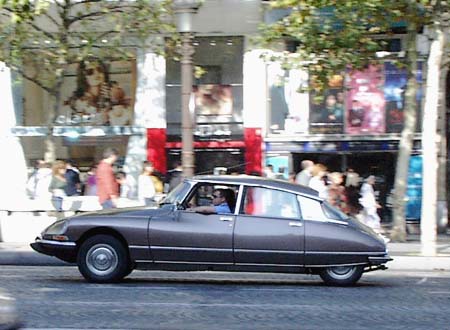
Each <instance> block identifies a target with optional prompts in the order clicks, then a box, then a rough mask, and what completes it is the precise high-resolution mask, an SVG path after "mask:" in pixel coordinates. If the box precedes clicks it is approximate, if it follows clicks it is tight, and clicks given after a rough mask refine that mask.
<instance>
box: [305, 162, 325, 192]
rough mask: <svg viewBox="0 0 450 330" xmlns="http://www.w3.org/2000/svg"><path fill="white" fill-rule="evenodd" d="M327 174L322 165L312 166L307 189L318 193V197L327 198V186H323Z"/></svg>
mask: <svg viewBox="0 0 450 330" xmlns="http://www.w3.org/2000/svg"><path fill="white" fill-rule="evenodd" d="M326 173H327V168H326V166H325V165H323V164H314V165H313V166H312V169H311V175H312V177H311V179H310V180H309V187H310V188H312V189H314V190H316V191H317V192H318V193H319V197H322V198H325V199H326V198H327V186H326V185H325V181H324V177H325V175H326Z"/></svg>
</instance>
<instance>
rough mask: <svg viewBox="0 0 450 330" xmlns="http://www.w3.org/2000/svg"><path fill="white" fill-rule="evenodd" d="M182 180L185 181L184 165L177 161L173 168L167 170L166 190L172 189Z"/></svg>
mask: <svg viewBox="0 0 450 330" xmlns="http://www.w3.org/2000/svg"><path fill="white" fill-rule="evenodd" d="M181 181H183V167H182V166H181V163H180V162H179V161H175V162H174V163H173V168H172V169H171V170H169V171H167V175H166V179H165V188H164V191H165V192H166V193H168V192H170V191H172V190H173V189H174V188H175V187H176V186H178V184H180V182H181Z"/></svg>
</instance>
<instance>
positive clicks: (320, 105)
mask: <svg viewBox="0 0 450 330" xmlns="http://www.w3.org/2000/svg"><path fill="white" fill-rule="evenodd" d="M315 96H316V95H314V93H312V94H311V96H310V99H311V104H310V115H309V118H310V127H309V132H310V133H313V134H314V133H320V134H336V133H342V132H343V126H344V125H343V123H344V101H345V99H344V76H343V75H334V76H333V77H331V79H330V80H329V82H328V88H327V90H326V91H325V95H324V98H323V101H321V102H316V100H315Z"/></svg>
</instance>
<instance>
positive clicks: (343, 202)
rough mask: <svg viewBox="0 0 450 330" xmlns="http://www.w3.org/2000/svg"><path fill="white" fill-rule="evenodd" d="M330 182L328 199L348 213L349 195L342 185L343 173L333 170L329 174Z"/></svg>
mask: <svg viewBox="0 0 450 330" xmlns="http://www.w3.org/2000/svg"><path fill="white" fill-rule="evenodd" d="M328 179H329V180H330V184H329V185H328V186H327V201H328V203H330V204H331V205H333V206H334V207H336V208H338V209H339V210H341V211H342V212H344V213H347V198H346V197H347V196H346V194H345V188H344V186H343V185H342V183H343V175H342V173H339V172H332V173H330V174H329V175H328Z"/></svg>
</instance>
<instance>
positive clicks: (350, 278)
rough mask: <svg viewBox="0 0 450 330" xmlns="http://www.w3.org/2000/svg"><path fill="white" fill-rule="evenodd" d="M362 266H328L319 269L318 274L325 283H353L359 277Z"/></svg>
mask: <svg viewBox="0 0 450 330" xmlns="http://www.w3.org/2000/svg"><path fill="white" fill-rule="evenodd" d="M363 270H364V267H363V266H338V267H328V268H324V269H323V270H321V271H320V273H319V275H320V277H321V278H322V280H323V281H324V282H325V283H326V284H327V285H337V286H347V285H353V284H355V283H356V282H358V280H359V279H360V278H361V275H362V273H363Z"/></svg>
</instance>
